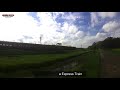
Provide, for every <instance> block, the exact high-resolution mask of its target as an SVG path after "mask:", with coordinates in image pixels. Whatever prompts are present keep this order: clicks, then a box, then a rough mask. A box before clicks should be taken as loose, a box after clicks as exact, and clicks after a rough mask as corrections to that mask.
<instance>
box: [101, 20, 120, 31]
mask: <svg viewBox="0 0 120 90" xmlns="http://www.w3.org/2000/svg"><path fill="white" fill-rule="evenodd" d="M119 28H120V24H119V23H118V22H116V21H110V22H108V23H106V24H104V25H103V27H102V29H103V30H104V31H105V32H113V31H116V30H118V29H119Z"/></svg>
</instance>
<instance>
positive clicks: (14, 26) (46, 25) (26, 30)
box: [0, 12, 120, 47]
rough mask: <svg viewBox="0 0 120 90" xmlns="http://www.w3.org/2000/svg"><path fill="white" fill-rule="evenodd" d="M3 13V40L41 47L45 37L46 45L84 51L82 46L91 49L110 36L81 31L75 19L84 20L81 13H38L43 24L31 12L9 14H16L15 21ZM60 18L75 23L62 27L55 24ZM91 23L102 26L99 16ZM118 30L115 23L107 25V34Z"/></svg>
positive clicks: (0, 30)
mask: <svg viewBox="0 0 120 90" xmlns="http://www.w3.org/2000/svg"><path fill="white" fill-rule="evenodd" d="M2 13H4V12H1V13H0V14H1V16H0V40H6V41H20V42H32V43H39V42H40V40H39V37H40V35H41V34H42V35H43V37H42V44H56V43H62V44H63V45H69V46H75V47H81V45H82V47H88V46H89V45H91V44H92V43H93V42H95V41H99V40H103V39H104V38H105V37H106V36H107V34H106V33H97V34H96V36H91V34H90V33H89V32H88V33H87V32H84V31H83V30H82V28H80V27H81V26H79V27H78V26H76V25H75V24H74V21H75V19H76V18H81V17H82V16H79V14H78V13H76V14H72V13H70V14H69V15H68V16H67V14H64V13H63V12H60V13H59V12H54V13H51V12H38V13H37V17H38V19H39V20H35V19H34V18H33V17H32V16H30V15H28V12H27V13H26V12H6V13H14V17H12V18H5V17H2ZM59 14H62V15H63V18H66V20H68V21H71V22H70V23H69V22H67V21H65V22H64V23H63V26H61V24H60V23H57V22H56V21H55V19H56V18H57V17H58V16H59ZM104 17H105V16H104ZM39 21H40V22H39ZM91 23H92V26H95V25H96V24H98V23H99V22H98V14H97V13H91ZM118 27H119V23H118V22H115V21H114V22H109V23H106V24H105V25H104V26H103V30H104V31H106V32H110V31H112V30H113V29H114V30H115V29H118ZM117 31H118V30H117ZM119 35H120V32H119V34H118V33H116V35H115V36H119Z"/></svg>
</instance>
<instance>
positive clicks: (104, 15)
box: [98, 12, 117, 19]
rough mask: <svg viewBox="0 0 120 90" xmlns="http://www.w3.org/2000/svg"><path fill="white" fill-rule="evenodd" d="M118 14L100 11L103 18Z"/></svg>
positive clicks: (99, 13) (99, 14)
mask: <svg viewBox="0 0 120 90" xmlns="http://www.w3.org/2000/svg"><path fill="white" fill-rule="evenodd" d="M116 15H117V12H98V16H100V17H101V18H103V19H104V18H106V17H109V18H113V17H115V16H116Z"/></svg>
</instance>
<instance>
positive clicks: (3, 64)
mask: <svg viewBox="0 0 120 90" xmlns="http://www.w3.org/2000/svg"><path fill="white" fill-rule="evenodd" d="M83 52H85V51H82V50H76V51H72V52H69V53H66V54H65V53H64V54H41V55H19V56H0V70H1V71H5V69H7V70H17V69H18V68H19V69H22V68H30V67H31V68H33V67H35V68H36V67H40V65H41V64H42V63H47V62H53V61H57V60H60V59H64V58H68V57H70V56H74V55H79V54H81V53H83Z"/></svg>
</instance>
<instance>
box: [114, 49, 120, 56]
mask: <svg viewBox="0 0 120 90" xmlns="http://www.w3.org/2000/svg"><path fill="white" fill-rule="evenodd" d="M112 53H113V54H115V55H120V48H117V49H112Z"/></svg>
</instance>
